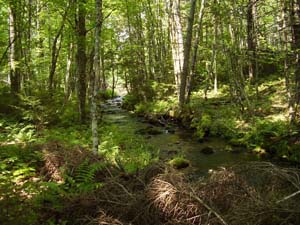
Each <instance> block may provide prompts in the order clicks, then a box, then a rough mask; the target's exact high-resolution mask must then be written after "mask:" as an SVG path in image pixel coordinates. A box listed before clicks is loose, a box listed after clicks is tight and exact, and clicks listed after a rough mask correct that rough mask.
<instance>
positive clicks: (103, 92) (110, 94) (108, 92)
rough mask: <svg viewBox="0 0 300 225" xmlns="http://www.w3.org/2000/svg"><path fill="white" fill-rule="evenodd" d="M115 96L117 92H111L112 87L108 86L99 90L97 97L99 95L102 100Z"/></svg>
mask: <svg viewBox="0 0 300 225" xmlns="http://www.w3.org/2000/svg"><path fill="white" fill-rule="evenodd" d="M117 96H118V93H117V92H116V90H115V91H114V93H113V92H112V89H110V88H107V89H105V90H101V91H99V97H100V99H103V100H107V99H111V98H115V97H117Z"/></svg>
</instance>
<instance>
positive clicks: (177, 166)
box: [168, 157, 190, 169]
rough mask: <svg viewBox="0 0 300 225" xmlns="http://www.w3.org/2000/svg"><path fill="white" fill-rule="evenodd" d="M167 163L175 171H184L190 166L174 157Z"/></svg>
mask: <svg viewBox="0 0 300 225" xmlns="http://www.w3.org/2000/svg"><path fill="white" fill-rule="evenodd" d="M168 163H169V165H171V166H172V167H173V168H175V169H184V168H187V167H189V166H190V162H189V161H188V160H187V159H185V158H183V157H175V158H173V159H172V160H170V161H169V162H168Z"/></svg>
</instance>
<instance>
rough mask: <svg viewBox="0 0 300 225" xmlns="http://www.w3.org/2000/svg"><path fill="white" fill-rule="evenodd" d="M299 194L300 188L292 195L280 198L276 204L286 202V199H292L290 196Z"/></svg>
mask: <svg viewBox="0 0 300 225" xmlns="http://www.w3.org/2000/svg"><path fill="white" fill-rule="evenodd" d="M298 194H300V190H299V191H296V192H294V193H293V194H291V195H288V196H286V197H284V198H283V199H281V200H279V201H277V202H276V204H279V203H281V202H284V201H286V200H288V199H290V198H292V197H294V196H296V195H298Z"/></svg>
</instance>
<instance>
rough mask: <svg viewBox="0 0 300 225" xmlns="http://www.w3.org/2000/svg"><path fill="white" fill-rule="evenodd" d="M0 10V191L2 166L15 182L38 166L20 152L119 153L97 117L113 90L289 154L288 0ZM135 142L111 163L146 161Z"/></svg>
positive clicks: (149, 108)
mask: <svg viewBox="0 0 300 225" xmlns="http://www.w3.org/2000/svg"><path fill="white" fill-rule="evenodd" d="M0 13H1V14H0V30H1V33H0V115H1V117H0V132H1V133H0V140H1V144H0V148H2V150H1V153H0V155H1V156H0V158H1V159H2V160H4V161H3V162H2V163H0V168H1V169H3V171H4V172H2V173H1V174H2V175H3V178H1V179H0V182H2V183H1V185H2V184H3V185H4V186H3V188H1V187H0V190H1V189H2V190H5V192H7V193H10V192H9V191H8V190H11V193H10V194H8V196H10V197H11V196H14V195H13V194H12V193H13V192H14V191H12V189H10V188H11V187H12V186H11V185H15V183H14V182H15V181H12V180H11V179H10V178H8V177H9V176H12V174H14V173H13V171H14V170H16V168H18V170H17V171H19V170H21V172H20V171H19V172H20V174H21V175H22V176H23V177H22V178H20V179H21V180H22V179H24V177H25V178H26V177H31V176H32V173H33V171H36V170H37V169H36V168H35V169H33V167H35V166H33V167H31V164H30V163H29V164H26V165H25V166H24V163H23V161H22V160H25V161H26V160H27V159H28V156H25V154H24V152H22V153H20V152H19V151H20V149H24V148H25V149H27V148H28V146H29V148H30V149H32V146H33V145H36V144H39V145H40V144H41V145H42V146H44V145H46V146H48V147H46V149H47V148H48V150H49V149H51V148H54V149H55V148H60V147H59V146H60V144H57V143H56V142H55V143H56V144H53V143H52V144H51V145H50V147H49V141H50V142H52V141H57V140H59V141H62V142H63V143H64V145H65V144H67V145H68V146H69V145H74V144H75V145H79V146H81V147H83V148H85V149H88V151H89V150H92V151H93V153H94V155H97V156H91V157H98V155H99V154H100V152H101V150H103V149H106V151H107V150H108V152H109V151H110V150H109V149H116V148H113V146H117V149H121V150H122V148H123V147H122V146H123V145H124V142H125V143H126V141H127V140H128V137H121V136H122V135H125V134H124V133H122V132H120V131H118V130H116V128H112V127H110V125H107V124H105V120H103V119H102V111H103V105H102V104H103V102H104V101H105V100H106V99H109V98H113V97H116V96H118V95H122V96H124V95H125V97H124V98H123V102H122V106H123V107H124V108H126V109H127V110H129V111H133V112H135V113H136V114H138V115H143V116H144V117H145V118H147V120H149V121H152V122H153V121H154V122H156V123H160V124H163V125H166V124H167V123H168V121H170V120H172V121H174V120H175V121H177V122H178V124H180V125H182V126H183V127H185V128H191V129H193V131H194V133H195V136H196V138H197V139H198V140H199V141H205V140H206V138H208V137H211V136H217V137H221V138H224V139H226V141H228V143H229V145H228V149H227V150H229V151H230V150H232V146H241V147H242V148H243V149H244V150H245V151H246V150H250V151H254V152H256V153H258V154H261V155H263V156H265V157H268V158H276V159H280V160H287V161H289V162H295V163H299V162H300V139H299V122H300V120H299V119H300V111H299V104H300V1H299V0H223V1H220V0H139V1H136V0H113V1H112V0H64V1H61V0H51V1H49V0H0ZM90 127H91V128H90ZM118 132H120V133H118ZM125 133H126V132H125ZM121 134H122V135H121ZM136 142H138V140H136ZM136 142H134V143H136ZM108 143H109V144H108ZM131 144H132V143H131ZM52 145H54V146H52ZM125 145H126V144H125ZM133 145H134V146H135V147H134V148H136V149H137V146H139V144H133ZM55 146H56V147H55ZM130 146H131V145H130ZM142 146H143V147H142V149H139V150H138V151H137V152H138V153H136V154H137V155H134V154H133V155H130V154H131V153H130V154H129V155H123V156H120V159H117V160H116V159H113V160H112V162H113V164H115V165H117V167H118V168H119V169H121V170H124V171H125V172H126V173H129V172H128V168H130V169H129V171H131V172H132V171H134V172H136V171H137V170H138V169H139V168H143V167H144V166H146V164H150V162H152V160H153V159H154V158H155V157H153V159H150V158H151V157H150V156H149V155H147V156H145V155H144V154H142V152H143V151H145V152H147V151H148V150H149V148H150V147H149V146H147V145H142ZM131 147H132V146H131ZM128 148H130V147H128ZM12 149H13V150H12ZM12 152H13V153H14V154H15V152H18V154H21V155H22V157H23V158H22V157H21V158H22V160H20V157H19V158H18V157H17V158H18V159H15V161H11V160H12ZM29 152H31V151H29ZM39 152H40V151H39ZM33 153H34V154H33ZM16 154H17V153H16ZM26 154H27V153H26ZM30 154H33V155H35V156H34V158H36V157H40V155H38V153H36V149H33V152H31V153H30ZM30 154H29V156H30ZM75 154H76V153H75ZM87 154H89V153H87ZM120 154H121V155H122V154H127V153H120ZM37 155H38V156H37ZM100 155H101V157H102V156H103V154H100ZM106 157H107V155H106ZM109 157H112V156H109ZM109 157H108V158H109ZM113 157H115V155H114V156H113ZM113 157H112V158H113ZM122 157H123V158H122ZM126 157H127V158H126ZM143 157H144V158H143ZM132 158H134V159H132ZM145 158H147V159H145ZM48 159H49V158H48ZM128 159H132V161H133V163H132V164H134V166H132V165H131V164H130V163H129V164H130V165H129V166H128V165H127V163H128V161H130V160H128ZM5 160H6V161H5ZM7 160H8V161H9V162H8V161H7ZM18 160H20V161H18ZM35 160H36V162H39V161H40V160H41V159H40V158H38V159H35ZM135 160H136V161H135ZM143 160H144V161H143ZM46 161H47V160H46ZM13 162H16V163H17V164H16V165H15V164H13ZM10 163H12V164H13V165H14V166H12V167H10V165H11V164H10ZM22 163H23V164H22ZM135 163H136V164H135ZM75 164H76V163H75ZM76 165H77V164H76ZM84 165H85V164H84ZM97 165H98V164H97ZM100 167H101V168H102V166H99V165H98V167H97V168H98V169H99V168H100ZM12 168H14V169H12ZM91 170H93V171H96V170H97V169H95V168H94V169H90V170H89V171H91ZM124 171H123V172H124ZM5 174H6V175H5ZM20 174H19V175H20ZM8 175H9V176H8ZM13 176H15V177H16V176H17V175H16V174H14V175H13ZM16 179H17V178H16ZM17 180H18V179H17ZM58 180H59V179H58ZM74 182H75V181H74ZM87 183H88V182H87ZM71 186H72V185H71ZM80 187H81V186H80ZM92 188H94V186H93V187H92ZM21 189H22V188H21ZM50 189H51V188H50ZM72 190H73V189H72ZM6 197H7V196H6ZM14 197H15V196H14ZM2 199H5V198H4V197H1V194H0V205H1V200H2ZM16 201H17V200H16ZM17 211H18V209H17V210H16V212H17ZM1 218H3V217H2V216H0V219H1ZM52 219H53V218H51V220H52ZM8 224H13V223H12V222H11V221H10V223H8ZM51 224H53V223H51ZM274 224H275V223H274Z"/></svg>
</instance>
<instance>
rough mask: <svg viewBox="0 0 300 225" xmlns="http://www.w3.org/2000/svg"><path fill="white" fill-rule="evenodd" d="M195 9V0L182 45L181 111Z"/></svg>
mask: <svg viewBox="0 0 300 225" xmlns="http://www.w3.org/2000/svg"><path fill="white" fill-rule="evenodd" d="M195 9H196V0H191V8H190V13H189V18H188V27H187V34H186V41H185V44H184V61H183V67H182V74H181V82H180V93H179V106H180V109H181V110H182V109H183V106H184V104H185V103H186V96H187V92H186V91H187V88H186V84H187V77H188V74H189V72H190V55H191V54H190V52H191V46H192V38H193V25H194V15H195Z"/></svg>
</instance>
